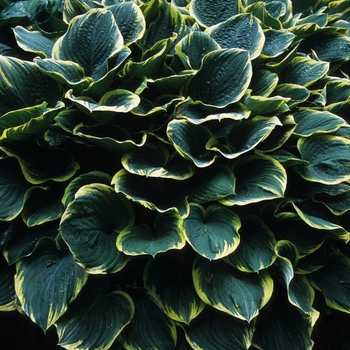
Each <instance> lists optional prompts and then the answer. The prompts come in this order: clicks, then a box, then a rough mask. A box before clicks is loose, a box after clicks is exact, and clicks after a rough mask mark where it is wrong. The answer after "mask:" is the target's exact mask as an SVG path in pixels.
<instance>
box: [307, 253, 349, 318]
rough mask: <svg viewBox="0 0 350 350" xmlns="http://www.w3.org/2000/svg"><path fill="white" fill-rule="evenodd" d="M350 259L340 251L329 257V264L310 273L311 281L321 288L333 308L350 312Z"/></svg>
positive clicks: (314, 285)
mask: <svg viewBox="0 0 350 350" xmlns="http://www.w3.org/2000/svg"><path fill="white" fill-rule="evenodd" d="M349 272H350V261H349V258H348V257H346V256H345V255H343V254H342V253H340V252H334V253H333V254H331V255H330V256H329V257H328V262H327V264H326V265H325V266H324V267H322V268H321V269H319V270H318V271H315V272H314V273H312V274H310V275H309V280H310V283H311V284H312V286H313V287H315V288H316V289H317V290H320V291H321V292H322V294H323V296H324V298H325V301H326V304H327V305H328V306H329V307H331V308H332V309H336V310H340V311H342V312H346V313H350V302H349V301H350V279H349Z"/></svg>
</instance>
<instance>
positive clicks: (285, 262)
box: [275, 240, 319, 325]
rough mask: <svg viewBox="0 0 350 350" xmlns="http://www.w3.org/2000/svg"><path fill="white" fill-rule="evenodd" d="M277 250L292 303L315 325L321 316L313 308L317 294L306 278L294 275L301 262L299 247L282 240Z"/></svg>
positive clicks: (277, 245)
mask: <svg viewBox="0 0 350 350" xmlns="http://www.w3.org/2000/svg"><path fill="white" fill-rule="evenodd" d="M275 250H276V254H277V256H278V258H277V261H278V267H279V269H280V271H281V274H282V278H283V283H284V285H285V287H286V289H287V293H288V299H289V301H290V303H291V304H293V305H294V306H296V307H297V308H299V309H300V310H301V311H303V312H304V313H305V314H307V315H308V316H309V318H310V321H311V323H312V325H314V324H315V322H316V320H317V318H318V316H319V312H318V311H316V310H315V309H314V308H313V307H312V304H313V302H314V298H315V292H314V290H313V288H312V287H311V286H310V285H309V283H308V282H307V280H306V278H305V277H303V276H298V275H294V266H296V265H297V264H298V261H299V254H298V249H297V247H296V246H295V245H294V244H293V243H292V242H289V241H287V240H281V241H278V242H277V244H276V247H275Z"/></svg>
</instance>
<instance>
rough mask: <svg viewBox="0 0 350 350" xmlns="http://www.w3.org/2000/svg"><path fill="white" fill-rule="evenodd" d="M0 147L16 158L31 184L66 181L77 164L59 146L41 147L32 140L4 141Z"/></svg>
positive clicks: (76, 167) (74, 170)
mask: <svg viewBox="0 0 350 350" xmlns="http://www.w3.org/2000/svg"><path fill="white" fill-rule="evenodd" d="M0 149H1V150H2V151H4V152H5V153H6V154H7V155H9V156H11V157H14V158H16V159H17V160H18V162H19V165H20V166H21V169H22V172H23V175H24V177H25V179H26V180H27V181H28V182H30V183H32V184H36V185H37V184H42V183H44V182H46V181H48V180H54V181H59V182H61V181H66V180H68V179H69V178H71V177H72V176H73V175H74V174H75V172H76V171H77V169H78V168H79V165H78V164H77V163H75V162H74V160H73V157H72V155H71V154H70V153H68V152H67V151H65V150H64V149H61V148H43V147H40V146H39V145H38V144H37V143H35V142H32V141H20V142H11V143H4V145H2V146H0Z"/></svg>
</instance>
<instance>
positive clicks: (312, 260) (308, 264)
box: [294, 246, 327, 275]
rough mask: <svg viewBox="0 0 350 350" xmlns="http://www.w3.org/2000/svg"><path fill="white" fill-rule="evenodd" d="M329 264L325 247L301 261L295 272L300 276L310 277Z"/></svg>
mask: <svg viewBox="0 0 350 350" xmlns="http://www.w3.org/2000/svg"><path fill="white" fill-rule="evenodd" d="M326 264H327V253H326V251H325V246H323V247H321V248H320V249H317V250H316V251H315V252H313V253H311V254H309V255H307V256H305V257H303V258H301V259H299V262H298V264H297V266H295V268H294V272H295V273H296V274H298V275H308V274H309V273H312V272H315V271H317V270H319V269H320V268H322V267H323V266H325V265H326Z"/></svg>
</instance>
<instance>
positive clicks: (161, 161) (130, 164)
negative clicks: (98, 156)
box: [121, 144, 195, 180]
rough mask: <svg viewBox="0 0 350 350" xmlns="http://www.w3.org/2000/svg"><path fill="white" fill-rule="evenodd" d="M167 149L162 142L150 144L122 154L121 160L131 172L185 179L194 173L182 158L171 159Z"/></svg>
mask: <svg viewBox="0 0 350 350" xmlns="http://www.w3.org/2000/svg"><path fill="white" fill-rule="evenodd" d="M169 158H170V155H169V150H168V148H167V147H165V145H163V144H152V145H150V146H147V145H146V146H144V147H142V148H141V149H137V150H135V151H131V152H129V153H126V154H124V155H123V157H122V159H121V161H122V164H123V166H124V168H125V169H126V170H128V171H129V172H130V173H132V174H137V175H144V176H146V177H158V178H159V177H162V178H171V179H176V180H185V179H187V178H189V177H191V176H193V174H194V171H195V169H194V166H193V164H192V163H191V162H188V161H184V160H183V158H180V157H179V158H180V159H178V158H176V159H175V161H173V162H172V161H171V159H169Z"/></svg>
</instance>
